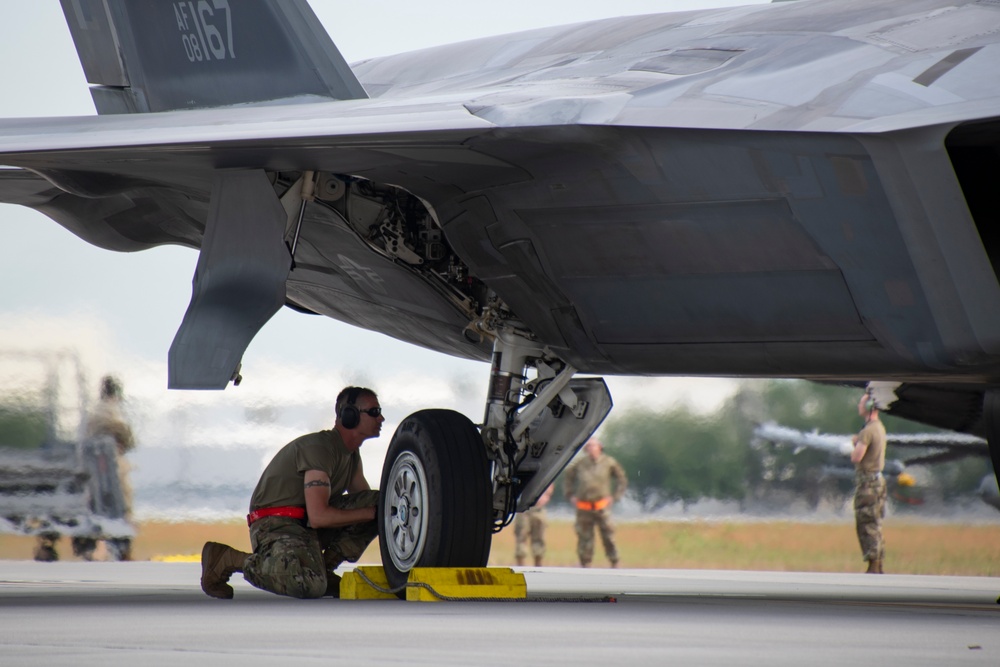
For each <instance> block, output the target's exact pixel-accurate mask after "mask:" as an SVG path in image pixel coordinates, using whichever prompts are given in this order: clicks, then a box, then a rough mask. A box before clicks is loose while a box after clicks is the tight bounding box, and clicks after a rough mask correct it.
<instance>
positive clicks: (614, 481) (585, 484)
mask: <svg viewBox="0 0 1000 667" xmlns="http://www.w3.org/2000/svg"><path fill="white" fill-rule="evenodd" d="M583 449H584V451H585V452H586V456H583V457H581V458H579V459H577V460H576V461H574V462H573V463H572V464H570V466H569V467H568V468H567V469H566V477H565V480H564V485H565V486H564V488H565V491H566V497H567V498H568V499H569V501H570V502H571V503H573V505H574V506H575V507H576V537H577V547H576V553H577V556H578V557H579V559H580V565H581V566H582V567H589V566H590V563H591V561H592V560H593V559H594V528H595V527H596V528H597V529H598V531H599V532H600V534H601V541H602V542H603V543H604V553H605V555H607V557H608V560H609V561H611V567H618V547H617V546H616V545H615V539H614V537H615V528H614V524H613V523H612V521H611V506H612V505H613V504H614V503H616V502H618V501H619V500H621V497H622V496H623V495H625V490H626V489H627V488H628V480H627V479H626V478H625V471H624V470H622V467H621V466H620V465H619V464H618V461H616V460H615V459H613V458H612V457H610V456H608V455H607V454H605V453H604V445H603V444H602V443H601V441H600V440H598V439H597V438H591V439H590V440H589V441H587V444H585V445H584V446H583ZM612 486H613V487H614V488H612Z"/></svg>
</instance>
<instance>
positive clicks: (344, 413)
mask: <svg viewBox="0 0 1000 667" xmlns="http://www.w3.org/2000/svg"><path fill="white" fill-rule="evenodd" d="M362 391H363V389H362V388H361V387H351V388H350V389H348V390H347V396H346V397H345V398H344V403H343V405H341V406H340V414H339V415H337V416H338V417H340V424H341V425H342V426H343V427H344V428H346V429H353V428H357V427H358V424H360V423H361V410H358V406H357V405H355V402H357V400H358V396H360V395H361V392H362Z"/></svg>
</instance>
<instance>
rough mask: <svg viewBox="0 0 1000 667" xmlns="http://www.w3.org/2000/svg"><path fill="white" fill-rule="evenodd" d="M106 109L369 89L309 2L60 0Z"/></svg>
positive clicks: (344, 94)
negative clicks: (353, 70) (365, 86)
mask: <svg viewBox="0 0 1000 667" xmlns="http://www.w3.org/2000/svg"><path fill="white" fill-rule="evenodd" d="M60 1H61V3H62V8H63V13H64V14H65V16H66V21H67V23H69V28H70V32H71V33H72V35H73V41H74V42H75V43H76V50H77V53H78V54H79V55H80V62H81V63H82V64H83V69H84V72H85V73H86V75H87V80H88V81H89V82H90V83H92V84H95V85H94V86H92V87H91V89H90V90H91V95H92V96H93V98H94V105H95V106H96V107H97V113H99V114H112V113H142V112H148V111H170V110H174V109H203V108H210V107H220V106H229V105H234V104H253V103H263V102H268V101H271V100H279V99H288V98H302V99H310V98H319V99H324V100H330V99H335V100H343V99H361V98H366V97H368V95H367V94H366V93H365V90H364V88H363V87H362V86H361V84H360V83H359V82H358V80H357V78H356V77H355V76H354V73H353V72H352V71H351V68H350V67H349V66H348V65H347V62H346V61H345V60H344V58H343V56H341V55H340V51H338V50H337V47H336V46H334V44H333V42H332V41H331V40H330V37H329V35H327V33H326V31H325V30H324V29H323V26H322V24H320V22H319V19H317V18H316V15H315V14H314V13H313V11H312V9H311V8H310V7H309V5H308V3H307V2H306V0H60Z"/></svg>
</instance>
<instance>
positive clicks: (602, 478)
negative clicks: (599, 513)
mask: <svg viewBox="0 0 1000 667" xmlns="http://www.w3.org/2000/svg"><path fill="white" fill-rule="evenodd" d="M565 474H566V477H565V479H564V480H563V482H564V488H565V490H566V496H567V497H570V496H576V497H577V498H578V499H580V500H586V501H588V502H596V501H598V500H601V499H603V498H609V497H614V499H615V501H618V500H621V497H622V496H623V495H624V494H625V489H627V488H628V480H627V479H626V478H625V471H624V470H623V469H622V467H621V465H619V464H618V461H616V460H614V459H613V458H612V457H610V456H608V455H607V454H603V453H602V454H601V455H600V456H599V457H597V460H596V461H595V460H594V459H593V458H592V457H591V456H590V455H589V454H586V453H585V454H583V455H582V456H581V457H580V458H579V459H577V460H576V461H574V462H573V463H572V464H571V465H570V466H569V468H567V469H566V473H565ZM612 480H614V490H613V491H612V488H611V486H612Z"/></svg>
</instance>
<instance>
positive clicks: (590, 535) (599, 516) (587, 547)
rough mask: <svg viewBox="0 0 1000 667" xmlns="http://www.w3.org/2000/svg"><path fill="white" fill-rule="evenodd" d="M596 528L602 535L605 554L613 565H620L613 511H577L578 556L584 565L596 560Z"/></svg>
mask: <svg viewBox="0 0 1000 667" xmlns="http://www.w3.org/2000/svg"><path fill="white" fill-rule="evenodd" d="M594 528H597V530H598V531H599V532H600V534H601V542H603V543H604V553H605V554H606V555H607V557H608V560H609V561H611V564H612V565H615V564H616V563H618V547H617V546H615V527H614V524H613V523H612V522H611V511H610V510H608V509H602V510H581V509H577V510H576V540H577V542H576V555H577V556H578V557H579V558H580V563H581V564H582V565H589V564H590V562H591V561H592V560H594Z"/></svg>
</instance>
